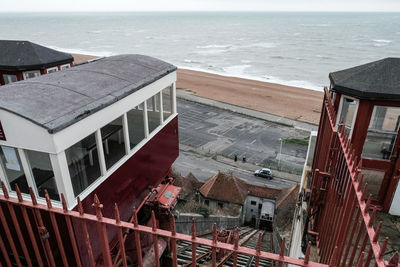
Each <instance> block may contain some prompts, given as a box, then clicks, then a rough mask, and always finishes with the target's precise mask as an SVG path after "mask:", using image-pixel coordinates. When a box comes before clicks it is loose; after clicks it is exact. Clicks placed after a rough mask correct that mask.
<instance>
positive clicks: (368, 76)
mask: <svg viewBox="0 0 400 267" xmlns="http://www.w3.org/2000/svg"><path fill="white" fill-rule="evenodd" d="M329 79H330V80H331V83H332V90H333V91H337V92H339V93H343V94H346V95H349V96H354V97H356V98H359V99H369V100H385V99H389V100H400V58H385V59H382V60H378V61H374V62H371V63H368V64H364V65H361V66H357V67H354V68H350V69H345V70H341V71H336V72H332V73H330V74H329Z"/></svg>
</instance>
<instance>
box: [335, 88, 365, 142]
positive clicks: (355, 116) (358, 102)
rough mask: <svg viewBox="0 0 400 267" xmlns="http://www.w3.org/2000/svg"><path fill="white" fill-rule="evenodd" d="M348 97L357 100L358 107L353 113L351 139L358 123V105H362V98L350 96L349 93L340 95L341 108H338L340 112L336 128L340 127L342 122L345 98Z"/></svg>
mask: <svg viewBox="0 0 400 267" xmlns="http://www.w3.org/2000/svg"><path fill="white" fill-rule="evenodd" d="M345 98H348V99H352V100H354V101H357V104H356V107H355V109H354V114H353V118H352V122H351V129H350V133H349V139H351V137H352V135H353V130H354V125H355V123H356V119H357V114H358V107H359V105H360V99H357V98H354V97H352V96H348V95H343V94H342V95H341V97H340V102H339V108H338V111H339V112H338V113H337V116H336V128H338V127H339V123H340V117H341V115H342V110H343V102H344V99H345Z"/></svg>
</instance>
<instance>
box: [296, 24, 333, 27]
mask: <svg viewBox="0 0 400 267" xmlns="http://www.w3.org/2000/svg"><path fill="white" fill-rule="evenodd" d="M300 26H306V27H329V26H331V25H330V24H326V23H316V24H300Z"/></svg>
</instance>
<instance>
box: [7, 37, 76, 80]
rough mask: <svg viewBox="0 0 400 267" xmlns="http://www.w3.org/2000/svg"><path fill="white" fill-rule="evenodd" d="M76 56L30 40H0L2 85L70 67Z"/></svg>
mask: <svg viewBox="0 0 400 267" xmlns="http://www.w3.org/2000/svg"><path fill="white" fill-rule="evenodd" d="M73 61H74V58H73V57H72V56H71V55H70V54H67V53H63V52H59V51H56V50H54V49H50V48H47V47H44V46H41V45H38V44H35V43H32V42H29V41H13V40H0V85H4V84H9V83H12V82H16V81H21V80H26V79H29V78H33V77H36V76H40V75H43V74H47V73H52V72H56V71H59V70H63V69H68V68H70V67H72V66H73Z"/></svg>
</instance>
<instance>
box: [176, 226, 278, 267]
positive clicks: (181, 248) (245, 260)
mask: <svg viewBox="0 0 400 267" xmlns="http://www.w3.org/2000/svg"><path fill="white" fill-rule="evenodd" d="M260 233H261V234H262V236H263V238H262V242H261V250H262V251H271V250H272V233H271V232H267V231H262V230H258V229H254V228H250V227H240V228H239V245H240V246H244V247H247V248H252V249H256V246H257V240H258V238H259V234H260ZM202 237H203V238H207V239H212V234H207V235H204V236H202ZM211 253H212V250H211V247H208V246H203V245H198V246H196V266H211V262H212V254H211ZM177 254H178V265H179V266H182V267H186V266H194V265H192V243H190V242H185V241H181V242H179V243H178V252H177ZM237 257H238V258H237V266H238V267H241V266H242V267H250V266H255V258H254V256H250V255H245V254H238V256H237ZM216 266H233V256H232V254H231V253H229V251H226V252H225V254H224V256H221V257H217V265H216ZM259 266H268V267H270V266H273V265H272V262H271V261H269V260H265V259H260V262H259Z"/></svg>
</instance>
